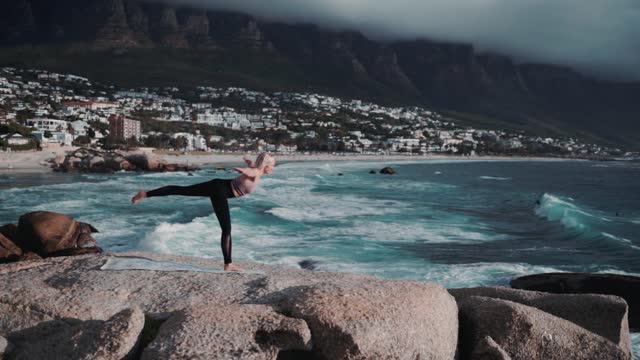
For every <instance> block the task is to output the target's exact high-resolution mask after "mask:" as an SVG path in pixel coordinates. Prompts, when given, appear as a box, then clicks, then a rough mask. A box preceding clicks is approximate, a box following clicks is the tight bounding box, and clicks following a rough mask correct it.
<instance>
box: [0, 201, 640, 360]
mask: <svg viewBox="0 0 640 360" xmlns="http://www.w3.org/2000/svg"><path fill="white" fill-rule="evenodd" d="M95 231H97V230H96V229H95V228H94V227H93V226H91V225H90V224H87V223H82V222H78V221H75V220H73V219H72V218H70V217H68V216H67V215H64V214H58V213H51V212H44V211H37V212H32V213H27V214H24V215H22V216H21V217H20V218H19V220H18V224H17V225H15V224H7V225H4V226H2V227H0V263H2V262H5V264H1V265H0V359H3V358H6V359H45V358H54V359H63V358H64V359H148V360H152V359H153V360H155V359H372V360H373V359H407V360H409V359H411V360H413V359H486V360H490V359H502V360H507V359H541V360H542V359H544V360H547V359H558V360H560V359H563V360H564V359H569V358H570V359H594V360H595V359H598V360H602V359H631V358H632V347H631V341H630V333H629V327H630V325H631V327H632V328H636V329H637V328H640V324H638V318H637V315H636V314H637V311H638V309H639V304H638V301H639V299H638V297H637V295H636V294H637V293H638V288H639V286H638V285H639V284H640V279H639V278H637V277H633V276H622V275H611V274H606V275H605V274H570V273H561V274H538V275H530V276H525V277H522V278H518V279H514V280H513V281H512V286H513V287H514V288H506V287H478V288H465V289H445V288H443V287H442V286H440V285H438V284H435V283H432V282H420V281H401V280H388V279H381V278H377V277H373V276H364V275H355V274H348V273H332V272H320V271H311V270H305V269H294V268H288V267H278V266H270V265H265V264H257V263H248V262H240V263H239V265H240V266H241V267H243V268H245V269H247V270H249V271H250V272H246V273H230V272H226V273H225V272H221V271H218V269H219V268H220V263H219V261H214V260H211V259H204V258H196V257H184V256H173V255H164V254H157V253H142V252H127V253H107V254H104V253H102V249H100V248H99V247H97V246H96V241H95V239H93V237H92V236H91V234H92V233H93V232H95ZM67 255H75V256H67ZM123 261H124V262H127V261H129V262H131V261H133V262H144V263H145V264H148V263H151V264H153V265H154V266H153V267H151V268H149V267H142V269H146V270H132V267H113V266H106V265H107V263H110V264H113V263H114V262H116V263H117V262H123ZM158 261H164V262H167V261H169V262H171V263H170V264H169V265H170V266H171V267H172V268H173V269H174V270H171V271H166V270H164V269H166V267H162V266H155V265H156V264H158V263H157V262H158ZM165 265H166V263H165ZM175 265H179V266H178V267H175ZM301 266H302V265H301ZM135 269H141V268H140V267H135ZM151 269H153V270H151ZM176 269H182V270H176ZM516 287H517V288H520V289H515V288H516ZM533 290H543V291H545V292H543V291H533ZM630 314H631V315H630Z"/></svg>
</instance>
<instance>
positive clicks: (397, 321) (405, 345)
mask: <svg viewBox="0 0 640 360" xmlns="http://www.w3.org/2000/svg"><path fill="white" fill-rule="evenodd" d="M282 299H283V300H282V302H281V303H280V307H281V310H282V311H283V312H287V313H289V314H291V316H294V317H297V318H302V319H304V320H305V321H306V322H307V324H309V328H310V329H311V333H312V334H313V348H314V351H318V352H319V353H321V354H322V356H323V357H324V358H327V359H453V358H454V355H455V351H456V344H457V338H458V326H457V325H458V321H457V318H458V316H457V314H458V311H457V307H456V303H455V300H454V299H453V297H452V296H451V295H449V294H448V293H447V291H446V290H445V289H443V288H442V287H441V286H439V285H437V284H433V283H416V282H408V281H386V282H384V281H378V282H375V283H374V281H364V282H362V283H360V284H351V285H340V284H334V283H321V284H317V285H311V286H301V287H292V288H289V289H286V290H285V291H283V298H282Z"/></svg>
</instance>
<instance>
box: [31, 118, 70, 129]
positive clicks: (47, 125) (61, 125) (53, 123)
mask: <svg viewBox="0 0 640 360" xmlns="http://www.w3.org/2000/svg"><path fill="white" fill-rule="evenodd" d="M27 126H30V127H34V128H36V129H38V130H49V131H66V130H67V128H68V126H69V123H68V122H66V121H64V120H58V119H29V120H27Z"/></svg>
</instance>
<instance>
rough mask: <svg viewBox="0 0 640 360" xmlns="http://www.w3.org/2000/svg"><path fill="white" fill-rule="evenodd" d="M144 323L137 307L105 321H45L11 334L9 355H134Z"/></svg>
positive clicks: (28, 358)
mask: <svg viewBox="0 0 640 360" xmlns="http://www.w3.org/2000/svg"><path fill="white" fill-rule="evenodd" d="M143 325H144V315H143V314H142V311H140V310H139V309H125V310H123V311H121V312H119V313H117V314H115V315H114V316H112V317H111V318H109V319H108V320H106V321H101V320H87V321H80V320H73V319H60V320H52V321H46V322H43V323H40V324H38V325H36V326H34V327H31V328H27V329H23V330H19V331H15V332H12V333H10V334H9V336H8V338H9V340H10V341H11V343H12V344H14V345H15V349H11V351H10V352H9V358H11V359H13V360H22V359H24V360H32V359H75V360H94V359H100V360H120V359H123V358H125V357H127V356H130V355H132V354H133V351H134V350H135V346H136V344H137V343H138V338H139V336H140V332H141V331H142V328H143Z"/></svg>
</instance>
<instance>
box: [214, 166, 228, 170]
mask: <svg viewBox="0 0 640 360" xmlns="http://www.w3.org/2000/svg"><path fill="white" fill-rule="evenodd" d="M216 170H226V169H225V167H224V166H216Z"/></svg>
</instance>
